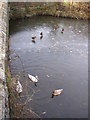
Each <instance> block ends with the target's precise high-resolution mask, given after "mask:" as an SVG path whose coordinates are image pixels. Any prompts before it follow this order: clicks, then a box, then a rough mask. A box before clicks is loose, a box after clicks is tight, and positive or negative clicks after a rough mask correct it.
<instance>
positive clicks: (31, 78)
mask: <svg viewBox="0 0 90 120" xmlns="http://www.w3.org/2000/svg"><path fill="white" fill-rule="evenodd" d="M28 77H29V79H30V80H31V81H32V82H33V83H35V86H37V84H36V83H37V82H38V76H35V77H34V76H33V75H30V74H28Z"/></svg>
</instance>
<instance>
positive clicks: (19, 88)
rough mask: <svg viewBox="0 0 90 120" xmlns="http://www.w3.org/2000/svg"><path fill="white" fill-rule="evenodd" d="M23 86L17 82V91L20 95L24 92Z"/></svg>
mask: <svg viewBox="0 0 90 120" xmlns="http://www.w3.org/2000/svg"><path fill="white" fill-rule="evenodd" d="M22 89H23V88H22V85H21V83H20V82H19V81H17V86H16V91H17V92H18V93H19V94H20V93H21V92H22Z"/></svg>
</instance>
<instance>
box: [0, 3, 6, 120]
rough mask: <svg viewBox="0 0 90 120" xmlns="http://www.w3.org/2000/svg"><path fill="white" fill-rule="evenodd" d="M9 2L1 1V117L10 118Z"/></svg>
mask: <svg viewBox="0 0 90 120" xmlns="http://www.w3.org/2000/svg"><path fill="white" fill-rule="evenodd" d="M7 25H8V24H7V3H4V2H0V119H5V118H8V92H7V86H6V77H5V57H6V40H7Z"/></svg>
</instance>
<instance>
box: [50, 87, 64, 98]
mask: <svg viewBox="0 0 90 120" xmlns="http://www.w3.org/2000/svg"><path fill="white" fill-rule="evenodd" d="M62 92H63V89H58V90H54V91H53V92H52V98H53V97H54V96H58V95H60V94H61V93H62Z"/></svg>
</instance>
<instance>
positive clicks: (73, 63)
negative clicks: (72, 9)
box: [10, 16, 88, 118]
mask: <svg viewBox="0 0 90 120" xmlns="http://www.w3.org/2000/svg"><path fill="white" fill-rule="evenodd" d="M55 24H58V25H59V29H57V30H56V31H55V32H53V28H54V25H55ZM62 28H64V33H63V34H61V29H62ZM41 31H42V32H43V38H42V39H40V37H39V34H40V32H41ZM34 35H36V43H32V39H31V37H32V36H34ZM10 37H11V40H10V51H11V55H10V58H11V62H10V69H11V74H12V77H13V76H15V75H17V74H18V75H20V82H21V83H22V86H23V93H22V95H21V103H26V104H25V105H26V107H27V108H28V109H32V110H33V111H35V112H36V113H37V114H38V115H39V116H40V117H42V118H86V117H88V22H87V21H84V20H74V19H64V18H62V19H61V18H54V17H40V16H36V17H33V18H30V19H25V20H17V21H10ZM17 56H18V57H17ZM28 73H29V74H32V75H34V76H36V75H37V76H38V77H39V83H38V84H37V87H36V86H35V85H34V84H33V83H32V82H31V81H30V80H29V78H28V76H27V74H28ZM61 88H62V89H63V90H64V91H63V93H62V94H61V95H59V96H56V97H54V98H53V99H52V98H51V95H52V91H53V90H55V89H61Z"/></svg>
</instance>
